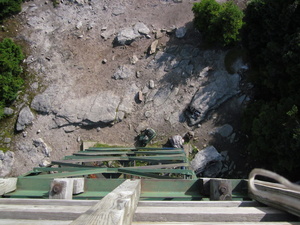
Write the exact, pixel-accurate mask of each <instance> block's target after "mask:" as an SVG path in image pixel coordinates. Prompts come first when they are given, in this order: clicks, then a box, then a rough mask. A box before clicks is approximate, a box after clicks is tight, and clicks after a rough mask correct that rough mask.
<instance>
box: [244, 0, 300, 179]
mask: <svg viewBox="0 0 300 225" xmlns="http://www.w3.org/2000/svg"><path fill="white" fill-rule="evenodd" d="M244 21H245V26H244V28H243V32H242V33H243V35H242V37H243V40H242V42H243V45H244V47H245V48H246V49H247V50H248V53H249V56H250V57H249V58H250V59H251V60H252V62H251V64H252V68H253V72H252V75H251V77H250V78H251V81H252V83H253V84H254V87H255V90H256V96H255V99H254V100H255V101H253V103H252V104H250V105H249V106H248V107H247V109H246V112H245V116H244V123H243V127H244V128H245V131H246V133H247V136H248V137H249V146H248V150H249V152H250V154H251V156H252V159H253V160H255V161H256V162H257V165H256V166H259V167H265V168H268V169H271V170H273V171H276V172H278V173H280V174H282V175H284V176H286V177H288V178H290V179H292V180H299V179H300V176H299V173H298V172H299V170H300V164H299V161H300V151H299V149H300V113H299V111H298V109H299V107H300V92H299V86H300V79H299V70H300V61H299V58H300V29H299V27H300V2H299V1H298V0H276V1H274V0H252V1H250V2H249V3H248V6H247V8H246V10H245V18H244Z"/></svg>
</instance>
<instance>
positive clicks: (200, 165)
mask: <svg viewBox="0 0 300 225" xmlns="http://www.w3.org/2000/svg"><path fill="white" fill-rule="evenodd" d="M222 159H223V157H222V155H221V154H220V153H219V152H218V151H217V149H216V148H215V147H214V146H208V147H207V148H205V149H203V150H201V151H199V152H198V153H197V154H196V155H195V158H194V159H193V160H192V162H191V166H192V168H193V170H194V171H195V172H196V174H200V173H203V172H204V171H205V169H206V167H207V166H208V165H210V164H212V163H213V162H216V161H221V160H222ZM207 173H209V172H207Z"/></svg>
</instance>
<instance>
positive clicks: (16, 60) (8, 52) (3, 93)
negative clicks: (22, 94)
mask: <svg viewBox="0 0 300 225" xmlns="http://www.w3.org/2000/svg"><path fill="white" fill-rule="evenodd" d="M23 59H24V56H23V54H22V51H21V48H20V47H19V46H18V45H16V44H15V43H14V42H13V41H12V40H11V39H8V38H6V39H4V40H3V41H2V42H0V112H2V116H3V107H4V106H6V105H8V104H10V103H11V102H12V101H13V100H14V99H15V98H16V96H17V92H18V91H19V89H20V88H21V86H22V84H23V79H22V78H21V77H20V75H21V73H22V67H21V66H20V63H21V62H22V60H23ZM0 118H1V113H0Z"/></svg>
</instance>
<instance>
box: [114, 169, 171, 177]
mask: <svg viewBox="0 0 300 225" xmlns="http://www.w3.org/2000/svg"><path fill="white" fill-rule="evenodd" d="M119 172H121V173H124V174H128V175H133V176H139V177H145V178H156V179H174V178H171V177H167V176H161V175H157V174H153V173H144V172H139V171H132V170H128V169H124V168H122V169H121V168H120V169H119Z"/></svg>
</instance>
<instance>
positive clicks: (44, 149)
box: [32, 138, 52, 157]
mask: <svg viewBox="0 0 300 225" xmlns="http://www.w3.org/2000/svg"><path fill="white" fill-rule="evenodd" d="M32 141H33V145H34V146H35V147H36V148H37V151H39V152H41V153H43V154H44V155H45V156H46V157H50V153H51V152H52V148H50V147H49V146H48V145H47V144H46V143H45V142H44V140H43V139H42V138H38V139H34V140H32Z"/></svg>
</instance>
